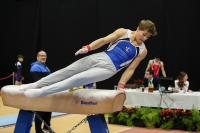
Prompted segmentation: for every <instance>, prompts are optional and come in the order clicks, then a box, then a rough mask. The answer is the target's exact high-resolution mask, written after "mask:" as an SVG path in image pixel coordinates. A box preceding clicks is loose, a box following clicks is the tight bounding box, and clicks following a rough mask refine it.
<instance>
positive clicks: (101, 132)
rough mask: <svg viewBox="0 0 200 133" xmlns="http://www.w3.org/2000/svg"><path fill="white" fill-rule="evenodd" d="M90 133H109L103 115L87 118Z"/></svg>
mask: <svg viewBox="0 0 200 133" xmlns="http://www.w3.org/2000/svg"><path fill="white" fill-rule="evenodd" d="M87 120H88V123H89V126H90V131H91V133H110V132H109V130H108V126H107V123H106V120H105V117H104V115H103V114H99V115H91V116H88V119H87Z"/></svg>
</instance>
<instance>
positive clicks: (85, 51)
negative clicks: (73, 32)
mask: <svg viewBox="0 0 200 133" xmlns="http://www.w3.org/2000/svg"><path fill="white" fill-rule="evenodd" d="M87 52H88V49H87V47H85V46H84V47H83V48H81V49H79V50H78V51H77V52H76V53H75V55H76V56H77V55H78V54H85V53H87Z"/></svg>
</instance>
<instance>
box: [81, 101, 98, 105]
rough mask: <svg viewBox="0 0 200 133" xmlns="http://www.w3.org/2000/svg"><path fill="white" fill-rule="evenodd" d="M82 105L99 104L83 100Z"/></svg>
mask: <svg viewBox="0 0 200 133" xmlns="http://www.w3.org/2000/svg"><path fill="white" fill-rule="evenodd" d="M81 104H86V105H97V102H93V101H89V102H87V101H82V100H81Z"/></svg>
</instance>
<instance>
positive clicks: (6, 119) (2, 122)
mask: <svg viewBox="0 0 200 133" xmlns="http://www.w3.org/2000/svg"><path fill="white" fill-rule="evenodd" d="M65 114H66V113H58V112H52V115H51V116H52V117H54V116H59V115H65ZM17 116H18V114H13V115H7V116H0V127H2V126H7V125H12V124H15V123H16V121H17Z"/></svg>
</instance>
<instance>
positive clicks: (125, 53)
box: [19, 20, 157, 98]
mask: <svg viewBox="0 0 200 133" xmlns="http://www.w3.org/2000/svg"><path fill="white" fill-rule="evenodd" d="M155 35H157V31H156V27H155V24H154V23H153V22H152V21H150V20H141V21H140V22H139V25H138V27H137V29H136V30H135V31H131V30H129V29H124V28H119V29H117V30H115V31H114V32H113V33H111V34H109V35H108V36H106V37H103V38H100V39H97V40H95V41H93V42H92V43H90V44H89V45H86V46H84V47H82V48H81V49H79V50H78V51H77V52H76V53H75V55H78V54H84V53H87V52H89V51H91V50H95V49H98V48H100V47H101V46H103V45H105V44H108V43H110V45H109V47H108V49H107V50H106V51H104V52H100V53H96V54H92V55H89V56H86V57H84V58H81V59H79V60H78V61H76V62H74V63H72V64H71V65H69V66H67V67H66V68H63V69H60V70H58V71H56V72H54V73H52V74H50V75H48V76H46V77H44V78H42V79H41V80H38V81H37V82H34V83H30V84H23V85H21V86H20V87H19V90H21V91H24V94H25V95H26V96H27V97H29V98H34V97H39V96H45V95H49V94H53V93H57V92H60V91H64V90H67V89H69V88H72V87H76V86H81V85H84V84H88V83H92V82H98V81H102V80H105V79H108V78H110V77H112V76H113V75H115V74H116V73H117V72H118V71H119V70H121V69H122V68H125V67H127V66H128V67H127V68H126V70H125V71H124V73H123V74H122V76H121V78H120V81H119V83H118V90H123V89H124V85H125V84H126V82H127V81H128V80H129V79H130V78H131V76H132V75H133V73H134V71H135V69H136V67H137V66H138V65H139V63H140V61H142V60H143V59H144V58H145V57H146V55H147V49H146V47H145V44H144V41H146V40H147V39H148V38H149V37H150V36H155ZM44 86H45V87H44Z"/></svg>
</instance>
